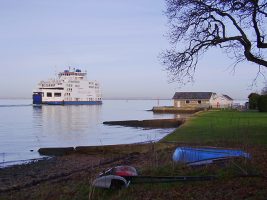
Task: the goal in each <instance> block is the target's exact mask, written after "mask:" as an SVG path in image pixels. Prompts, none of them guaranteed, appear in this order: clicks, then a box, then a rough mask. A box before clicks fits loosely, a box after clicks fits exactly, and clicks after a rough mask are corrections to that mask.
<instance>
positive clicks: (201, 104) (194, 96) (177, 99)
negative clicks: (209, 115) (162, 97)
mask: <svg viewBox="0 0 267 200" xmlns="http://www.w3.org/2000/svg"><path fill="white" fill-rule="evenodd" d="M214 95H216V94H215V93H213V92H176V93H175V94H174V96H173V101H174V107H177V108H210V101H211V99H212V98H214Z"/></svg>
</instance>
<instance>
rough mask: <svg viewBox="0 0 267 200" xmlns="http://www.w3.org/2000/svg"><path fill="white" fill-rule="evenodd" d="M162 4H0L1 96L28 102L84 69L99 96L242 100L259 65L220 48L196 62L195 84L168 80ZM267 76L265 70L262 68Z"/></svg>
mask: <svg viewBox="0 0 267 200" xmlns="http://www.w3.org/2000/svg"><path fill="white" fill-rule="evenodd" d="M164 9H165V3H164V1H163V0H157V1H155V0H135V1H133V0H112V1H111V0H101V1H99V0H23V1H21V0H0V44H1V45H0V68H1V74H0V98H31V95H32V90H33V89H34V88H35V86H36V84H37V83H38V82H39V81H40V80H46V79H49V78H52V77H54V74H55V71H57V72H59V71H62V70H64V69H67V68H68V66H72V67H76V68H80V69H82V70H87V72H88V78H89V79H93V80H98V81H99V82H100V83H101V86H102V93H103V97H104V98H106V99H108V98H172V96H173V94H174V93H175V92H176V91H212V92H217V93H224V94H228V95H229V96H231V97H232V98H234V99H245V98H246V97H247V96H248V94H249V93H251V92H253V91H260V90H261V88H262V87H263V84H264V78H263V77H259V78H258V79H257V86H253V87H252V88H251V87H250V86H251V84H252V83H253V79H254V78H255V77H256V74H257V71H258V67H257V65H254V64H251V63H248V62H247V63H242V64H240V65H239V66H238V67H237V68H236V70H235V73H233V72H232V67H230V66H231V64H232V62H233V61H231V59H229V58H228V57H227V56H226V55H225V54H222V53H221V51H220V50H214V51H211V52H209V53H208V54H206V55H205V56H204V57H203V58H202V60H201V61H200V63H199V65H198V68H197V71H196V75H195V82H194V83H190V84H187V85H186V86H181V85H179V84H178V83H171V84H170V83H168V76H167V73H166V72H165V71H164V66H162V65H161V63H160V60H159V58H158V57H159V54H160V53H161V52H162V51H163V50H165V49H166V48H168V47H169V44H168V41H167V38H166V37H165V36H164V35H166V34H167V31H168V27H167V18H166V17H165V16H164V14H163V11H164ZM263 73H264V74H265V75H266V70H264V71H263Z"/></svg>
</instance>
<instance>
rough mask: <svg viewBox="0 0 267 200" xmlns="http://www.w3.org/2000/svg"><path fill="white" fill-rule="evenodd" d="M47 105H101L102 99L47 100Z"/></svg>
mask: <svg viewBox="0 0 267 200" xmlns="http://www.w3.org/2000/svg"><path fill="white" fill-rule="evenodd" d="M42 104H45V105H101V104H102V101H47V102H42Z"/></svg>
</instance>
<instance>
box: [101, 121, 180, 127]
mask: <svg viewBox="0 0 267 200" xmlns="http://www.w3.org/2000/svg"><path fill="white" fill-rule="evenodd" d="M184 122H185V120H184V119H153V120H140V121H139V120H126V121H106V122H103V124H106V125H119V126H130V127H144V128H177V127H179V126H180V125H182V124H183V123H184Z"/></svg>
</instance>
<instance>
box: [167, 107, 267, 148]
mask: <svg viewBox="0 0 267 200" xmlns="http://www.w3.org/2000/svg"><path fill="white" fill-rule="evenodd" d="M163 141H176V142H180V143H191V144H192V143H194V144H201V145H213V146H216V145H225V144H227V146H229V145H233V144H234V145H235V144H241V145H243V144H248V145H263V146H267V113H260V112H238V111H209V112H203V113H199V114H198V115H197V116H195V117H193V118H192V119H191V120H189V121H188V122H186V123H185V124H184V125H182V126H181V127H180V128H178V129H177V130H176V131H174V132H173V133H172V134H170V135H168V136H167V137H165V138H164V139H163Z"/></svg>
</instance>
